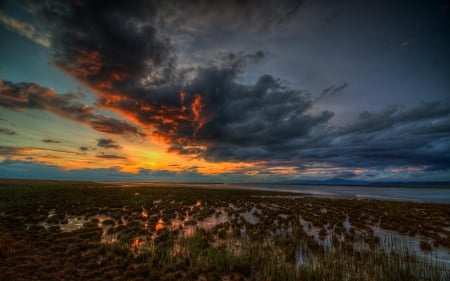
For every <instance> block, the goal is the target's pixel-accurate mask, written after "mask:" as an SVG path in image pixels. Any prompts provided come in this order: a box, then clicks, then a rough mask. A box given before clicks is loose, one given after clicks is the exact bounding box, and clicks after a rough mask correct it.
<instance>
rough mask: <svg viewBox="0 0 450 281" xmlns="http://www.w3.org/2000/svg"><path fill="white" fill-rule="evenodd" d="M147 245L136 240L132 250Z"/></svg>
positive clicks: (132, 244)
mask: <svg viewBox="0 0 450 281" xmlns="http://www.w3.org/2000/svg"><path fill="white" fill-rule="evenodd" d="M144 244H145V241H139V239H135V240H134V241H133V243H131V247H132V248H137V247H140V246H142V245H144Z"/></svg>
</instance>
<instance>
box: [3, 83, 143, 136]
mask: <svg viewBox="0 0 450 281" xmlns="http://www.w3.org/2000/svg"><path fill="white" fill-rule="evenodd" d="M0 97H1V100H0V107H3V108H7V109H10V110H16V111H22V110H25V109H38V110H46V111H49V112H52V113H54V114H57V115H59V116H61V117H63V118H66V119H70V120H73V121H76V122H79V123H82V124H86V125H88V126H90V127H92V128H93V129H95V130H97V131H100V132H103V133H108V134H116V135H117V134H121V135H131V136H140V137H143V136H144V134H143V133H142V132H141V130H140V129H139V128H138V127H136V126H134V125H132V124H130V123H127V122H124V121H122V120H117V119H114V118H111V117H105V116H103V115H100V114H96V108H94V107H91V106H88V105H85V104H81V103H77V102H75V101H76V99H77V96H76V95H74V94H70V93H69V94H64V95H61V94H58V93H56V92H55V91H54V90H53V89H51V88H46V87H42V86H40V85H38V84H36V83H12V82H9V81H4V80H0Z"/></svg>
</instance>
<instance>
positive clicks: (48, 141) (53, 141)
mask: <svg viewBox="0 0 450 281" xmlns="http://www.w3.org/2000/svg"><path fill="white" fill-rule="evenodd" d="M42 142H45V143H61V142H60V141H57V140H52V139H43V140H42Z"/></svg>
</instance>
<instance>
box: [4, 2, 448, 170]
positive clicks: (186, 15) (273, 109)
mask: <svg viewBox="0 0 450 281" xmlns="http://www.w3.org/2000/svg"><path fill="white" fill-rule="evenodd" d="M191 3H192V2H190V1H164V3H157V4H158V5H156V2H153V1H133V2H129V1H128V2H125V1H124V2H121V1H107V2H96V1H75V2H65V1H45V2H34V1H30V2H28V7H29V10H30V11H32V12H33V13H35V14H36V15H37V17H38V18H39V19H40V20H41V23H42V24H43V26H45V27H46V28H47V30H46V31H48V32H49V34H50V38H51V46H50V48H51V60H52V62H53V63H54V64H55V65H56V66H58V67H59V68H60V69H62V70H63V71H65V72H66V73H68V74H70V75H71V76H73V77H75V78H76V79H78V81H80V82H82V83H83V84H84V85H87V86H88V87H90V88H91V89H92V90H93V91H94V92H95V93H97V94H98V97H99V99H98V101H97V106H99V107H104V108H106V109H110V110H113V111H114V112H117V113H119V114H121V115H122V116H123V117H124V118H126V119H127V120H131V121H132V122H134V124H129V123H127V122H123V121H120V120H116V119H112V118H108V117H105V116H102V115H98V114H96V113H95V110H96V108H94V107H89V106H85V105H82V104H78V103H74V98H73V96H72V95H56V94H55V93H54V92H53V91H52V90H51V89H48V88H42V87H40V86H38V85H36V84H33V83H16V84H13V83H9V82H2V84H0V87H2V99H0V106H3V107H5V108H10V109H15V110H24V109H27V108H30V109H31V108H33V109H42V110H44V109H45V110H49V111H51V112H54V113H55V114H58V115H60V116H62V117H65V118H68V119H71V120H76V121H78V122H81V123H84V124H87V125H89V126H91V127H92V128H94V129H96V130H98V131H101V132H107V133H110V134H130V135H143V133H142V132H141V130H140V129H139V128H144V129H146V130H148V131H149V132H150V133H149V135H150V136H151V137H153V138H156V139H158V140H161V141H163V142H165V143H166V144H167V145H168V146H169V151H170V152H172V153H178V154H183V155H189V156H191V157H199V158H203V159H206V160H208V161H214V162H220V161H235V162H238V161H248V162H252V163H255V162H256V163H260V162H262V163H264V165H267V167H266V168H267V169H265V170H264V172H266V173H274V172H277V173H279V172H284V171H286V169H287V168H286V167H289V169H291V170H295V171H297V172H299V171H321V172H322V171H326V170H329V171H334V172H336V173H338V172H342V173H343V174H342V175H343V176H345V174H344V172H345V173H347V171H349V172H348V173H347V174H346V175H347V176H351V174H350V172H352V171H351V169H356V168H364V169H369V170H370V169H381V170H382V169H387V168H388V167H389V166H401V167H403V166H405V165H408V164H414V165H415V166H420V167H421V168H424V169H429V170H440V171H444V170H448V169H449V167H450V160H449V156H448V155H450V137H449V134H448V132H449V131H450V130H449V124H450V120H449V119H450V117H449V112H450V110H449V109H450V108H449V102H448V101H434V102H420V103H417V104H416V105H414V106H412V107H408V108H403V107H401V106H390V107H387V108H385V109H383V110H381V111H379V112H368V111H365V112H362V113H361V115H360V116H359V118H358V120H356V122H354V123H352V124H350V125H346V126H343V127H331V125H330V124H329V122H328V121H329V120H330V119H331V118H333V116H334V113H333V112H330V111H327V110H325V111H322V112H316V110H315V108H314V106H315V104H316V102H317V101H320V100H326V99H339V98H341V94H342V93H343V92H344V91H345V90H346V89H347V88H348V87H349V84H348V83H344V84H342V85H338V86H331V87H328V88H326V89H325V90H324V91H323V92H322V93H321V94H320V95H319V97H318V98H317V99H313V98H312V97H311V96H310V95H309V94H308V93H307V92H306V91H302V90H301V89H294V88H292V87H290V86H289V84H288V83H287V82H285V81H283V80H282V79H278V78H276V77H274V76H272V75H268V74H261V75H259V77H257V79H255V80H254V81H251V82H248V81H246V82H245V83H244V82H243V81H244V80H243V79H242V78H243V73H244V72H245V70H246V67H248V66H249V65H251V64H254V63H258V62H259V61H260V60H262V59H264V57H265V55H264V52H255V53H253V54H252V53H251V54H247V53H239V52H236V53H229V54H224V53H221V54H217V58H216V59H212V61H211V62H210V63H209V64H197V65H194V66H192V65H189V66H184V65H182V64H181V63H180V62H179V61H178V57H177V54H176V53H175V50H176V48H175V46H174V45H173V44H174V43H173V42H174V41H176V40H177V37H176V36H174V35H177V34H182V33H184V34H188V35H189V36H193V37H196V38H198V35H199V34H201V32H209V31H211V30H214V32H215V33H216V35H215V36H216V37H218V36H220V37H226V34H227V33H226V32H225V31H226V30H225V29H227V28H230V29H233V28H242V29H245V31H246V32H253V31H255V30H260V29H266V28H267V26H269V27H270V26H271V25H276V24H282V23H283V21H284V20H289V18H290V17H293V16H295V15H296V14H297V12H298V11H299V9H300V8H301V3H302V2H300V4H298V3H299V2H297V1H283V2H282V3H281V4H278V1H264V2H261V1H243V2H242V1H218V2H217V1H206V2H205V1H203V2H201V3H197V5H192V4H191ZM205 11H208V13H205ZM193 15H202V17H195V16H193ZM203 15H205V16H203ZM335 16H336V15H332V17H335ZM73 23H76V24H73ZM205 23H206V24H205ZM227 24H229V25H227ZM203 26H204V27H203ZM220 26H222V28H221V27H220ZM177 30H178V31H177ZM166 31H167V32H166ZM222 31H224V32H222ZM206 37H207V36H206ZM216 37H214V38H216ZM175 44H176V42H175ZM4 89H6V90H4ZM5 93H6V94H5ZM355 110H356V111H360V110H362V109H359V108H355ZM113 145H114V144H113ZM97 157H99V158H117V157H119V158H120V157H122V156H117V155H114V154H101V153H100V154H98V155H97ZM120 159H122V158H120ZM279 163H282V165H278V164H279ZM268 167H272V169H271V170H270V169H269V168H268ZM273 167H276V169H274V168H273ZM295 167H298V169H296V168H295ZM342 167H343V168H346V169H344V170H343V169H342ZM249 172H252V171H249Z"/></svg>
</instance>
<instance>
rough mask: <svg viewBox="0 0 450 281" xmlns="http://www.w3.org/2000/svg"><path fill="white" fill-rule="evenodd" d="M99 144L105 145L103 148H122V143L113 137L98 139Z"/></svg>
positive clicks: (100, 145)
mask: <svg viewBox="0 0 450 281" xmlns="http://www.w3.org/2000/svg"><path fill="white" fill-rule="evenodd" d="M97 146H99V147H103V148H114V149H121V148H122V147H121V146H120V145H118V144H117V143H116V142H115V141H114V140H112V139H98V140H97Z"/></svg>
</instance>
